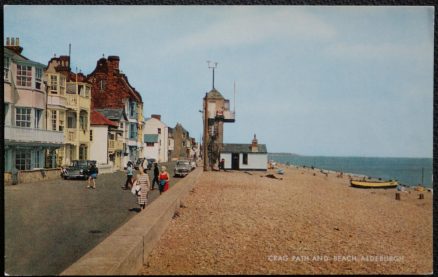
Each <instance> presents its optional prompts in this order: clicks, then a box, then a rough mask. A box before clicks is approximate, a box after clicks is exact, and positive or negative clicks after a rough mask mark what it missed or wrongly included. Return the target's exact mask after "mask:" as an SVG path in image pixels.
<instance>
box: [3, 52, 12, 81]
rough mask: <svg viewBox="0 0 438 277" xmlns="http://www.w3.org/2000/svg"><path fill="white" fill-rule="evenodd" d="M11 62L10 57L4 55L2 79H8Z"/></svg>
mask: <svg viewBox="0 0 438 277" xmlns="http://www.w3.org/2000/svg"><path fill="white" fill-rule="evenodd" d="M10 64H11V59H10V58H9V57H5V59H4V64H3V67H4V75H3V79H4V80H9V66H10Z"/></svg>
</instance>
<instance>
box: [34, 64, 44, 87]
mask: <svg viewBox="0 0 438 277" xmlns="http://www.w3.org/2000/svg"><path fill="white" fill-rule="evenodd" d="M42 79H43V70H42V69H41V68H35V88H36V89H41V80H42Z"/></svg>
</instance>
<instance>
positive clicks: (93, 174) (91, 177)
mask: <svg viewBox="0 0 438 277" xmlns="http://www.w3.org/2000/svg"><path fill="white" fill-rule="evenodd" d="M97 172H98V169H97V167H96V164H95V163H91V165H90V168H89V174H90V175H89V176H88V186H87V188H93V189H96V181H95V180H96V178H97ZM91 180H93V186H91Z"/></svg>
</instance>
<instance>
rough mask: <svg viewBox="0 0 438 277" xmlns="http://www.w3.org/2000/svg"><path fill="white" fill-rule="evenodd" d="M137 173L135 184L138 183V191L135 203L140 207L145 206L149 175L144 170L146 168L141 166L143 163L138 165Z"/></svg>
mask: <svg viewBox="0 0 438 277" xmlns="http://www.w3.org/2000/svg"><path fill="white" fill-rule="evenodd" d="M138 171H139V173H138V174H137V180H136V181H137V184H138V185H140V188H141V190H140V192H139V194H138V196H137V203H138V205H140V207H141V208H142V209H144V208H145V207H146V205H147V204H148V192H149V189H150V182H149V175H148V174H147V173H145V172H146V169H145V168H143V165H140V166H139V170H138Z"/></svg>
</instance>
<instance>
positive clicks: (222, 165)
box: [219, 158, 225, 171]
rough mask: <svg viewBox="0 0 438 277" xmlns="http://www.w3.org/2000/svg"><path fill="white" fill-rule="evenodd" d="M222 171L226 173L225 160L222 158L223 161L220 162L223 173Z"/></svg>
mask: <svg viewBox="0 0 438 277" xmlns="http://www.w3.org/2000/svg"><path fill="white" fill-rule="evenodd" d="M221 169H222V170H223V171H225V159H224V158H222V160H221V161H220V162H219V171H221Z"/></svg>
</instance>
